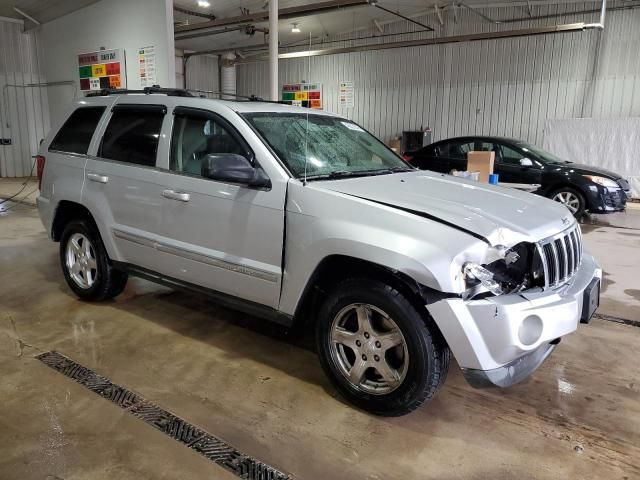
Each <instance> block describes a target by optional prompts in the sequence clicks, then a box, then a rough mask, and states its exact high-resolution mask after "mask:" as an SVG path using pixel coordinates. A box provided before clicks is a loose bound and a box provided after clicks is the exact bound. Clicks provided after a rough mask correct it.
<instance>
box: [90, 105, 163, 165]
mask: <svg viewBox="0 0 640 480" xmlns="http://www.w3.org/2000/svg"><path fill="white" fill-rule="evenodd" d="M154 107H155V106H152V105H145V106H144V107H142V106H141V107H131V108H128V107H124V106H123V107H118V108H114V111H113V115H112V116H111V120H110V121H109V125H108V126H107V129H106V130H105V132H104V136H103V137H102V144H101V146H100V154H99V155H100V156H101V157H103V158H109V159H112V160H119V161H121V162H128V163H134V164H136V165H145V166H149V167H152V166H155V164H156V153H157V151H158V140H159V138H160V130H161V128H162V120H163V119H164V115H165V111H166V108H165V107H161V106H157V107H156V108H154Z"/></svg>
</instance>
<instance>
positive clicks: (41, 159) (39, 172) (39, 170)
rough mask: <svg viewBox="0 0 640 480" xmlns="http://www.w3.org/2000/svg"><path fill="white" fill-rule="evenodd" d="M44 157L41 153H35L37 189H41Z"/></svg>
mask: <svg viewBox="0 0 640 480" xmlns="http://www.w3.org/2000/svg"><path fill="white" fill-rule="evenodd" d="M45 160H46V159H45V158H44V157H43V156H42V155H36V175H37V176H38V190H41V189H42V174H43V173H44V162H45Z"/></svg>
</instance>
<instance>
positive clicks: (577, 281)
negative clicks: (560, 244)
mask: <svg viewBox="0 0 640 480" xmlns="http://www.w3.org/2000/svg"><path fill="white" fill-rule="evenodd" d="M594 278H599V279H601V278H602V270H601V269H600V267H599V266H598V264H597V263H596V261H595V259H594V258H593V257H592V256H591V255H589V254H588V253H586V252H585V253H584V255H583V258H582V264H581V266H580V268H579V269H578V271H577V272H576V274H575V275H574V276H573V278H572V279H571V280H570V281H569V282H568V283H566V284H564V285H561V286H560V287H558V288H555V289H550V290H545V291H542V290H540V289H536V290H531V291H527V292H521V293H518V294H510V295H499V296H496V297H490V298H485V299H482V300H462V299H461V298H447V299H443V300H440V301H438V302H435V303H432V304H430V305H427V309H428V310H429V313H430V314H431V316H432V317H433V319H434V321H435V322H436V324H437V325H438V327H439V328H440V331H441V332H442V334H443V335H444V338H445V340H446V341H447V343H448V344H449V348H451V351H452V352H453V354H454V356H455V357H456V360H457V361H458V364H459V365H460V367H461V368H462V370H463V372H464V373H465V376H466V377H467V380H469V383H471V385H473V386H487V385H496V386H499V387H508V386H510V385H513V384H515V383H518V382H519V381H521V380H523V379H525V378H526V377H527V376H529V375H530V374H531V373H533V372H534V371H535V370H536V369H537V368H538V367H539V366H540V365H541V364H542V362H543V361H544V360H545V358H546V357H547V356H548V355H549V354H550V353H551V351H552V350H553V347H554V346H555V344H556V343H557V342H558V340H559V339H560V338H561V337H563V336H564V335H568V334H569V333H572V332H574V331H575V330H576V329H577V328H578V324H579V322H580V318H581V316H582V307H583V305H582V303H583V297H584V291H585V289H587V287H588V286H589V284H590V283H591V282H592V280H593V279H594Z"/></svg>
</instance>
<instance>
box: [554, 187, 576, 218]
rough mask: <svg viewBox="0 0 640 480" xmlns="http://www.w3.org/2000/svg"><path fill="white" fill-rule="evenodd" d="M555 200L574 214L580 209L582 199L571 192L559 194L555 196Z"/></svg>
mask: <svg viewBox="0 0 640 480" xmlns="http://www.w3.org/2000/svg"><path fill="white" fill-rule="evenodd" d="M553 200H555V201H556V202H560V203H562V204H563V205H564V206H565V207H567V208H568V209H569V210H570V211H571V213H574V214H575V213H576V212H577V211H578V209H579V208H580V199H579V198H578V197H577V196H576V195H575V194H573V193H571V192H558V193H556V194H555V195H554V197H553Z"/></svg>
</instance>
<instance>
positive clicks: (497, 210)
mask: <svg viewBox="0 0 640 480" xmlns="http://www.w3.org/2000/svg"><path fill="white" fill-rule="evenodd" d="M313 185H314V187H317V188H324V189H328V190H332V191H335V192H340V193H343V194H347V195H352V196H355V197H359V198H361V199H365V200H370V201H372V202H375V203H379V204H383V205H385V206H387V207H396V208H398V209H401V210H405V211H413V212H421V213H424V214H426V215H427V216H429V217H433V218H434V219H438V220H440V221H442V222H445V223H448V224H452V225H455V226H456V227H457V228H459V229H462V230H466V231H467V232H473V233H474V234H475V235H476V236H481V237H484V238H486V239H487V240H489V242H490V243H491V244H492V245H506V246H511V245H513V244H516V243H519V242H521V241H532V242H535V241H539V240H542V239H543V238H547V237H549V236H551V235H554V234H556V233H558V232H561V231H563V230H565V229H567V228H568V227H569V226H570V225H572V224H573V223H574V222H575V219H574V218H573V216H572V215H571V213H570V212H569V210H567V208H566V207H564V206H563V205H561V204H559V203H557V202H554V201H551V200H549V199H547V198H544V197H541V196H538V195H534V194H531V193H526V192H521V191H518V190H515V189H512V188H503V187H497V186H494V185H487V184H483V183H478V182H475V181H471V180H464V179H460V178H456V177H453V176H450V175H443V174H438V173H433V172H428V171H423V170H419V171H415V172H408V173H397V174H390V175H378V176H370V177H356V178H349V179H342V180H332V181H319V182H314V183H313ZM373 220H374V221H375V219H373Z"/></svg>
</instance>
